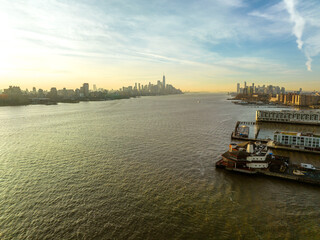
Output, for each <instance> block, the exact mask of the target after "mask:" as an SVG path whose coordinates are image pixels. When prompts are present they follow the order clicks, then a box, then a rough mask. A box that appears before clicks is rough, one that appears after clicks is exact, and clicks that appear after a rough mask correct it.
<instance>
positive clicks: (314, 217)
mask: <svg viewBox="0 0 320 240" xmlns="http://www.w3.org/2000/svg"><path fill="white" fill-rule="evenodd" d="M226 97H227V96H226V95H219V94H207V95H206V94H201V95H196V94H185V95H176V96H162V97H143V98H137V99H129V100H120V101H107V102H81V103H80V104H59V105H55V106H41V105H37V106H35V105H34V106H22V107H1V108H0V239H2V240H7V239H10V240H11V239H39V240H40V239H41V240H43V239H319V236H320V222H319V219H320V207H319V203H320V187H317V186H312V185H308V184H301V183H296V182H290V181H286V180H282V179H273V178H266V177H254V176H247V175H242V174H235V173H230V172H226V171H223V170H216V169H215V166H214V164H215V162H216V161H217V160H219V159H220V155H221V154H222V153H223V152H224V151H226V150H227V149H228V144H229V143H230V134H231V131H232V130H233V128H234V126H235V123H236V121H237V120H248V121H250V120H251V121H252V120H254V117H255V111H256V107H248V106H237V105H234V104H232V103H231V102H230V101H227V100H226ZM299 156H300V157H299ZM308 156H309V155H308ZM293 157H295V158H297V157H298V158H299V159H300V160H302V161H304V162H306V161H308V159H307V158H308V157H306V155H302V154H300V155H298V154H295V155H294V156H293ZM310 158H312V162H313V163H315V165H316V164H317V161H316V159H319V156H318V157H317V158H315V157H312V156H311V157H310ZM318 161H319V162H318V164H317V165H318V166H320V160H318Z"/></svg>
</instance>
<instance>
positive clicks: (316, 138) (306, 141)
mask: <svg viewBox="0 0 320 240" xmlns="http://www.w3.org/2000/svg"><path fill="white" fill-rule="evenodd" d="M273 140H274V143H275V144H276V145H277V144H281V145H288V146H293V147H295V146H299V147H306V148H320V135H315V134H313V133H298V132H275V133H274V136H273Z"/></svg>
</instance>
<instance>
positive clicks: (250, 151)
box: [247, 143, 254, 153]
mask: <svg viewBox="0 0 320 240" xmlns="http://www.w3.org/2000/svg"><path fill="white" fill-rule="evenodd" d="M253 152H254V146H253V144H252V143H249V144H248V146H247V153H253Z"/></svg>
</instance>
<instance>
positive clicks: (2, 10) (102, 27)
mask: <svg viewBox="0 0 320 240" xmlns="http://www.w3.org/2000/svg"><path fill="white" fill-rule="evenodd" d="M0 33H1V35H0V88H5V87H7V86H8V85H9V84H10V85H20V86H21V87H23V88H26V87H28V88H31V87H32V86H37V87H42V88H49V87H51V86H55V87H58V88H62V87H67V88H75V87H78V86H79V85H81V84H82V83H83V82H89V83H90V84H91V86H92V84H96V85H97V87H104V88H107V89H111V88H114V89H117V88H119V87H121V86H123V85H133V84H134V83H135V82H141V83H144V84H145V83H148V82H149V81H151V82H155V81H157V80H158V79H161V77H162V74H163V72H164V73H165V74H166V77H167V82H169V83H172V84H173V85H175V86H176V87H179V88H181V89H182V90H191V91H199V90H202V91H222V90H227V91H228V90H234V89H235V85H236V83H237V82H241V83H242V82H243V81H247V82H249V83H250V82H252V81H254V82H255V83H256V84H257V85H258V84H274V85H281V86H285V87H286V88H287V89H296V88H298V87H302V88H303V89H305V90H313V89H316V90H320V81H319V80H320V78H319V76H320V57H319V53H320V1H319V0H314V1H313V0H283V1H273V0H270V1H266V0H263V1H259V0H247V1H244V0H193V1H192V0H0Z"/></svg>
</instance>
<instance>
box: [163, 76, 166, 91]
mask: <svg viewBox="0 0 320 240" xmlns="http://www.w3.org/2000/svg"><path fill="white" fill-rule="evenodd" d="M162 87H163V88H166V76H165V75H164V74H163V77H162Z"/></svg>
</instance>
